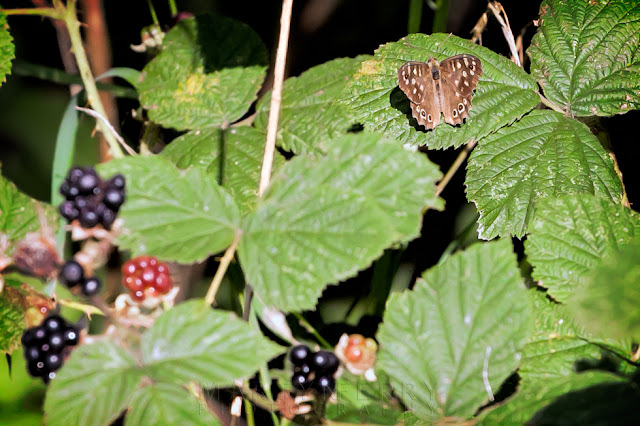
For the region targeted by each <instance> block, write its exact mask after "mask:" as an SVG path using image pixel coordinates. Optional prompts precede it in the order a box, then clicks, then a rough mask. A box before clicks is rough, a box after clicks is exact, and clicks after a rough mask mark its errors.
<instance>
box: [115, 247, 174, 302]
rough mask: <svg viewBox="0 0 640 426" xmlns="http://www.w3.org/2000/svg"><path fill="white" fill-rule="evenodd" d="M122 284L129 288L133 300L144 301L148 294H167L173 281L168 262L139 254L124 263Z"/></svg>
mask: <svg viewBox="0 0 640 426" xmlns="http://www.w3.org/2000/svg"><path fill="white" fill-rule="evenodd" d="M122 285H124V286H125V287H126V288H128V289H129V291H130V293H131V298H132V299H133V300H135V301H136V302H142V301H143V300H144V299H145V297H147V296H150V297H155V296H158V295H160V294H167V293H168V292H169V290H171V287H172V286H173V282H172V281H171V276H170V275H169V266H168V265H167V264H166V263H164V262H160V261H159V260H158V259H156V258H155V257H152V256H138V257H134V258H133V259H130V260H128V261H126V262H125V264H124V265H122Z"/></svg>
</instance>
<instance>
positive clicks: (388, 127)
mask: <svg viewBox="0 0 640 426" xmlns="http://www.w3.org/2000/svg"><path fill="white" fill-rule="evenodd" d="M462 53H466V54H470V55H474V56H476V57H478V58H479V59H480V60H481V61H482V69H483V73H482V77H481V78H480V82H479V83H478V86H477V88H476V93H475V95H474V97H473V101H472V104H473V108H471V111H470V114H469V117H468V118H467V119H466V122H465V123H464V124H462V125H461V126H457V127H454V126H450V125H448V124H446V123H444V122H443V123H442V124H441V125H439V126H438V127H436V128H435V129H434V130H432V131H428V132H427V131H424V128H422V127H418V125H417V123H416V120H415V119H414V118H412V117H411V110H410V105H409V101H408V99H407V97H406V96H405V95H404V94H403V93H402V91H401V90H400V89H399V88H398V76H397V72H398V68H400V66H402V64H403V63H404V62H407V61H424V62H426V61H427V60H428V59H429V57H430V56H433V57H435V58H436V59H438V60H439V61H441V60H443V59H445V58H447V57H449V56H454V55H459V54H462ZM539 101H540V99H539V96H538V93H537V86H536V84H535V81H534V80H533V78H531V76H529V75H528V74H527V73H525V72H524V71H523V70H522V69H520V68H518V67H517V66H516V65H515V64H513V63H512V62H510V61H509V60H508V59H507V58H505V57H503V56H500V55H498V54H496V53H494V52H492V51H490V50H489V49H486V48H484V47H482V46H478V45H475V44H473V43H471V42H470V41H468V40H464V39H461V38H458V37H456V36H450V35H448V34H434V35H431V36H426V35H424V34H411V35H409V36H407V37H405V38H403V39H402V40H400V41H398V42H395V43H388V44H385V45H384V46H382V47H380V48H379V49H378V50H377V51H376V54H375V57H374V58H373V59H372V60H369V61H365V62H363V63H362V66H361V68H360V71H359V72H357V73H356V74H355V75H354V76H353V80H352V81H351V83H350V85H349V86H347V87H346V88H345V90H344V91H343V94H342V100H341V102H343V103H345V104H346V105H348V106H350V107H351V108H352V109H353V112H354V116H355V118H356V119H357V120H358V121H360V122H361V123H363V124H364V127H365V129H367V130H370V131H376V132H380V133H383V134H384V135H386V136H388V137H392V138H396V139H398V140H399V141H400V142H403V143H409V144H412V145H427V146H428V147H429V148H432V149H441V148H449V147H457V146H460V145H462V144H464V143H466V142H467V141H469V140H476V141H477V140H479V139H482V138H483V137H485V136H487V135H489V134H491V133H493V132H495V131H496V130H498V129H499V128H501V127H503V126H506V125H508V124H510V123H512V122H513V121H514V120H516V119H518V118H520V117H521V116H522V115H524V114H526V113H527V112H529V111H530V110H531V109H532V108H533V107H535V106H536V105H537V104H538V103H539Z"/></svg>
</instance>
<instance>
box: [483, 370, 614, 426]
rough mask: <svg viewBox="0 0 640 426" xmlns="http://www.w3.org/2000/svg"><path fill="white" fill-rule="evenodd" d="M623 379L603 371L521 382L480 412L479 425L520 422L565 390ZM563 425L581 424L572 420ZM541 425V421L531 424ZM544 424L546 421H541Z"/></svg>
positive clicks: (525, 421) (514, 423)
mask: <svg viewBox="0 0 640 426" xmlns="http://www.w3.org/2000/svg"><path fill="white" fill-rule="evenodd" d="M623 381H624V379H622V378H620V377H618V376H615V375H613V374H611V373H606V372H604V371H588V372H585V373H581V374H575V373H574V374H571V375H569V376H568V377H561V378H556V379H552V380H546V381H541V382H537V383H536V384H535V386H527V385H524V386H523V385H521V386H520V388H519V389H518V392H517V393H516V394H515V395H514V396H513V397H511V398H509V399H508V400H507V401H506V402H504V403H503V404H501V405H500V406H497V407H496V408H494V409H493V410H491V411H488V412H484V413H483V414H482V415H481V417H482V422H481V423H480V424H481V425H486V426H489V425H507V424H508V425H523V424H529V423H527V420H529V419H531V417H532V416H533V415H534V414H535V413H536V412H537V411H538V410H540V409H543V408H544V407H545V406H547V405H549V404H550V403H552V402H553V401H554V400H556V398H558V397H561V396H562V395H564V394H566V393H567V392H571V391H575V390H579V389H584V388H587V387H588V386H591V385H595V384H599V383H607V384H612V383H615V382H623ZM573 420H574V421H569V422H567V423H564V424H584V423H583V422H580V421H578V420H577V419H575V418H574V419H573ZM531 424H541V423H531ZM543 424H548V423H543Z"/></svg>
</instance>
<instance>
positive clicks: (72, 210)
mask: <svg viewBox="0 0 640 426" xmlns="http://www.w3.org/2000/svg"><path fill="white" fill-rule="evenodd" d="M58 211H59V212H60V216H62V217H64V218H65V219H66V220H67V222H72V221H74V220H75V219H77V218H78V216H79V215H80V210H78V209H77V208H76V206H75V204H74V203H73V202H72V201H64V202H63V203H62V204H60V207H58Z"/></svg>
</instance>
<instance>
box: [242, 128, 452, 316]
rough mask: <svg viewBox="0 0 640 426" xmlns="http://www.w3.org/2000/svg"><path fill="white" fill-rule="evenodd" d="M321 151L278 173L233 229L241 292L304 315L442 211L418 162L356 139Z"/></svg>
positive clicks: (368, 139) (386, 145) (368, 138)
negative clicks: (427, 212)
mask: <svg viewBox="0 0 640 426" xmlns="http://www.w3.org/2000/svg"><path fill="white" fill-rule="evenodd" d="M324 147H325V148H326V150H327V153H326V154H325V155H322V154H309V155H307V156H304V157H303V156H298V157H295V158H294V159H293V160H291V161H289V162H288V163H287V164H286V165H285V166H284V167H282V169H280V171H279V172H278V173H277V175H276V176H275V177H274V179H273V181H272V182H271V186H270V188H269V189H268V190H267V192H266V193H265V195H264V196H263V197H262V199H261V200H260V201H259V203H258V207H257V209H256V211H255V212H254V213H252V214H251V215H249V216H248V217H247V218H246V220H245V222H244V223H243V225H242V233H243V234H242V239H241V240H240V244H239V246H238V253H239V256H240V262H241V264H242V269H243V271H244V272H245V275H246V277H247V282H249V283H250V284H251V285H252V286H253V288H254V290H255V292H256V296H257V297H259V298H261V300H262V301H263V302H264V303H265V304H267V305H272V306H274V307H275V308H277V309H279V310H282V311H293V310H302V309H308V308H311V307H313V306H314V305H315V303H316V300H317V299H318V297H319V295H320V293H321V292H322V290H323V289H324V288H325V287H326V286H327V285H328V284H333V283H337V282H338V281H340V280H342V279H345V278H348V277H351V276H353V275H354V274H355V273H356V272H357V271H358V270H360V269H363V268H365V267H367V266H368V265H369V264H370V263H371V262H372V261H373V260H374V259H376V258H377V257H379V256H380V255H381V254H382V251H383V250H384V249H385V248H387V247H389V246H390V245H392V244H394V243H398V242H407V241H409V240H411V239H413V238H415V237H417V236H418V235H419V233H420V225H421V221H422V211H423V210H424V209H425V208H436V209H439V208H442V200H440V199H439V198H437V197H436V195H435V185H434V182H435V181H436V180H437V179H439V177H440V172H439V171H438V170H437V168H436V167H435V166H434V165H433V164H432V163H430V162H429V160H428V159H427V158H426V157H425V156H423V155H421V154H419V153H412V152H408V151H406V150H404V149H403V148H402V147H401V146H400V145H399V144H397V143H394V142H392V141H389V140H387V139H384V138H382V137H381V136H380V135H376V134H366V133H362V134H358V135H349V136H343V137H340V138H338V139H334V140H333V141H330V142H327V143H326V144H324Z"/></svg>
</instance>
